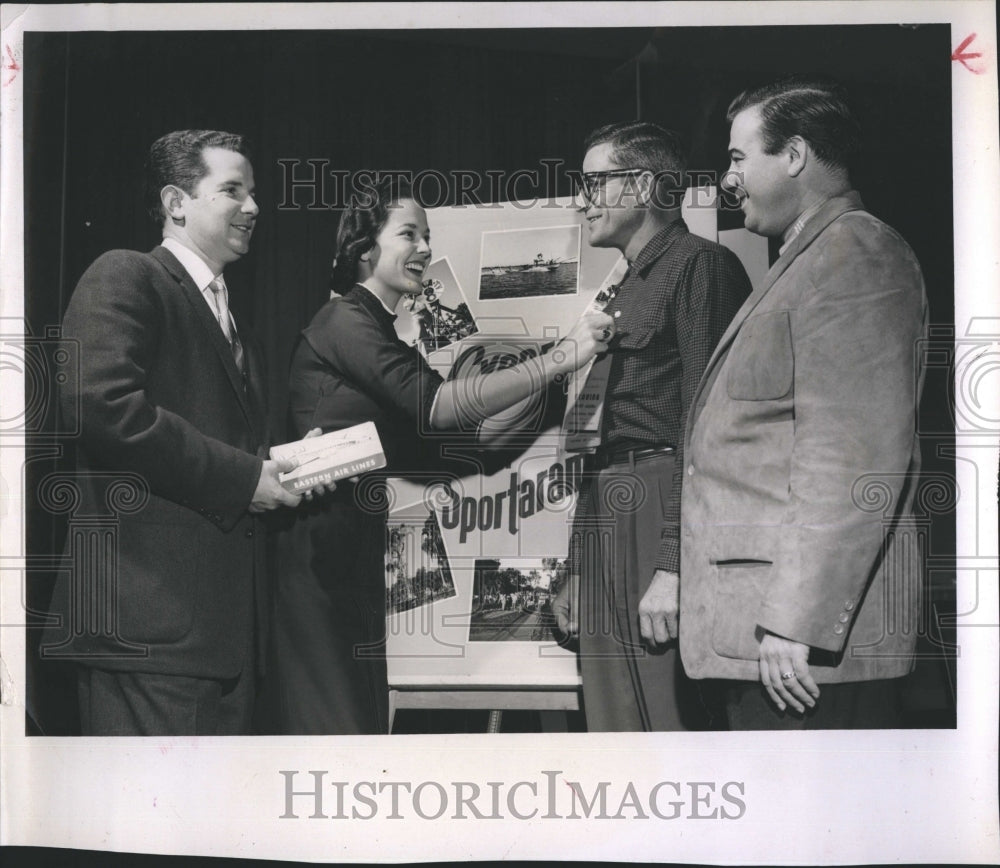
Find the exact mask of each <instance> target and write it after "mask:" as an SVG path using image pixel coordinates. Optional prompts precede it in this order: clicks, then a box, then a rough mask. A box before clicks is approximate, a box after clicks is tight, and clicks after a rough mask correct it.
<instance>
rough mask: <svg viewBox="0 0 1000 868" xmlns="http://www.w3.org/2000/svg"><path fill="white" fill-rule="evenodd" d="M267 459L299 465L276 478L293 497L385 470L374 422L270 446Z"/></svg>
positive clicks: (383, 453)
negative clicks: (296, 462) (319, 487)
mask: <svg viewBox="0 0 1000 868" xmlns="http://www.w3.org/2000/svg"><path fill="white" fill-rule="evenodd" d="M271 458H274V459H288V458H291V459H294V460H297V461H298V462H299V466H298V467H296V468H295V469H294V470H289V471H288V472H287V473H282V474H281V475H280V476H279V477H278V479H280V480H281V484H282V485H283V486H284V487H285V489H287V490H288V491H291V492H292V493H293V494H297V493H298V492H300V491H306V490H307V489H309V488H314V487H315V486H317V485H324V484H326V483H328V482H336V481H337V480H338V479H345V478H347V477H351V476H357V475H358V474H359V473H367V472H368V471H369V470H378V469H379V468H381V467H385V452H384V451H383V450H382V441H381V440H379V437H378V431H377V430H376V429H375V423H374V422H362V423H361V424H360V425H354V426H352V427H350V428H343V429H342V430H340V431H330V432H329V433H327V434H321V435H320V436H319V437H306V438H305V439H304V440H296V441H294V442H293V443H282V444H281V445H280V446H272V447H271Z"/></svg>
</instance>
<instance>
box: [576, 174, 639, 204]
mask: <svg viewBox="0 0 1000 868" xmlns="http://www.w3.org/2000/svg"><path fill="white" fill-rule="evenodd" d="M647 171H649V170H648V169H610V170H608V171H606V172H581V173H580V194H581V195H582V196H583V198H584V199H585V200H586V201H587V202H593V201H594V196H595V194H596V193H597V192H598V191H600V190H601V189H603V187H604V182H605V181H607V179H608V178H622V177H625V176H627V175H638V174H639V173H641V172H647Z"/></svg>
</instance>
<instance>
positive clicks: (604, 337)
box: [601, 326, 611, 342]
mask: <svg viewBox="0 0 1000 868" xmlns="http://www.w3.org/2000/svg"><path fill="white" fill-rule="evenodd" d="M610 339H611V329H610V328H608V327H607V326H605V327H604V328H603V329H601V341H602V342H605V341H609V340H610Z"/></svg>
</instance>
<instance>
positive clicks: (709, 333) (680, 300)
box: [656, 247, 751, 573]
mask: <svg viewBox="0 0 1000 868" xmlns="http://www.w3.org/2000/svg"><path fill="white" fill-rule="evenodd" d="M750 291H751V286H750V279H749V278H748V277H747V274H746V271H744V270H743V265H742V264H741V263H740V261H739V259H738V258H737V257H736V255H735V254H734V253H732V252H731V251H729V250H726V249H725V248H723V247H719V248H714V249H709V250H702V251H700V252H699V253H698V254H697V255H696V256H695V257H693V259H692V261H691V264H690V268H689V269H688V271H687V274H686V275H685V279H684V281H683V284H682V285H681V287H680V289H679V291H678V293H677V295H676V297H675V303H674V322H675V324H676V332H677V347H678V351H679V352H680V357H681V368H682V371H681V416H680V427H679V429H678V430H679V431H680V432H681V436H680V437H678V442H677V444H676V454H675V460H674V474H673V484H672V485H671V487H670V499H669V501H668V502H667V504H666V514H665V516H664V519H665V521H664V527H663V533H662V541H661V543H660V550H659V553H658V556H657V560H656V566H657V569H661V570H667V571H669V572H672V573H677V572H679V571H680V556H681V555H680V517H681V485H682V484H683V479H684V431H685V430H686V427H687V417H688V411H689V410H690V408H691V402H692V401H693V400H694V396H695V393H696V392H697V390H698V383H699V382H700V381H701V376H702V374H703V373H704V372H705V368H706V367H707V366H708V360H709V359H710V358H711V356H712V352H713V351H714V350H715V347H716V345H717V344H718V343H719V339H720V338H721V337H722V335H723V333H724V332H725V330H726V328H727V327H728V326H729V323H730V322H731V321H732V319H733V317H734V316H735V314H736V311H738V310H739V309H740V306H741V305H742V304H743V302H744V301H746V299H747V296H749V295H750Z"/></svg>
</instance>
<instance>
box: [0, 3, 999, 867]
mask: <svg viewBox="0 0 1000 868" xmlns="http://www.w3.org/2000/svg"><path fill="white" fill-rule="evenodd" d="M387 6H388V7H389V8H386V7H385V6H383V7H377V6H373V5H372V4H360V3H359V4H343V5H338V6H333V5H327V4H299V5H298V6H296V7H290V6H288V5H285V4H253V5H252V6H251V5H250V4H245V5H241V4H228V5H226V6H225V7H224V8H223V7H222V6H221V4H197V5H195V4H191V5H189V6H184V7H179V6H171V7H167V6H165V5H155V4H149V5H144V6H130V5H128V4H121V5H118V6H102V5H100V4H97V5H88V6H82V5H81V6H76V7H44V6H31V7H27V8H25V7H20V6H13V5H9V6H6V7H4V9H3V13H4V15H3V19H4V20H3V25H4V33H3V36H4V39H3V48H4V53H5V57H4V60H3V68H4V80H3V90H2V96H3V109H4V111H3V113H2V115H0V119H2V122H3V129H2V140H3V145H4V146H3V148H2V149H0V158H2V161H3V184H0V194H2V196H3V209H2V211H3V232H0V246H2V248H3V249H2V256H0V262H2V267H3V281H2V284H3V288H4V291H3V293H2V294H0V302H2V307H3V315H4V317H5V318H12V319H15V320H20V318H22V317H23V315H24V298H23V293H22V292H21V291H20V290H21V288H22V287H24V286H25V262H24V257H23V234H24V227H25V221H24V215H23V213H22V204H23V202H22V183H21V182H22V173H23V161H24V157H25V154H26V153H27V152H29V147H28V146H29V144H30V143H31V130H30V129H29V128H27V127H26V126H23V125H22V122H23V119H24V114H25V113H24V108H25V106H24V104H25V102H26V101H27V98H28V97H30V94H29V93H26V92H25V89H24V87H23V82H24V80H25V72H24V70H25V68H30V65H31V64H32V63H33V62H34V61H36V60H37V59H38V58H37V55H36V56H34V57H33V56H31V55H30V53H26V52H25V51H24V48H25V42H26V40H25V34H26V33H30V32H39V31H52V32H55V31H65V30H71V31H107V32H110V31H122V32H127V31H133V32H130V33H128V38H129V39H130V40H135V39H137V38H139V37H140V36H145V35H146V34H149V33H153V32H155V31H157V30H158V29H162V30H174V31H181V30H189V31H192V32H198V31H201V32H205V31H209V30H217V31H220V33H221V34H222V35H224V36H226V37H230V38H231V33H232V32H235V31H236V30H237V29H239V30H248V31H249V30H255V29H256V30H265V31H266V30H269V29H273V30H282V29H288V28H293V27H295V28H311V29H316V30H322V29H326V30H331V29H333V28H337V29H358V30H363V29H365V28H372V27H383V28H401V27H405V28H412V29H417V28H435V27H437V28H454V27H456V22H457V23H458V25H459V26H462V27H469V28H480V29H482V32H483V33H488V32H489V29H490V28H497V29H499V28H510V27H519V28H523V27H529V28H547V27H552V26H559V25H563V26H572V27H574V28H581V29H583V28H605V27H606V28H608V29H609V33H610V32H611V31H612V29H613V28H623V27H624V28H631V27H640V26H641V27H657V28H662V29H663V30H664V31H667V32H669V31H670V30H671V29H672V28H678V27H685V26H690V27H695V28H706V30H707V29H709V28H737V29H738V30H739V31H740V33H739V36H740V39H741V40H742V41H744V42H745V43H746V45H747V46H748V47H749V49H750V50H755V49H756V47H757V38H758V36H757V35H758V34H766V33H775V32H778V31H781V32H783V31H785V30H789V31H792V32H790V33H789V34H788V36H787V47H788V49H789V51H791V50H792V49H794V47H795V46H796V45H800V44H802V43H801V41H800V40H801V29H802V28H804V29H807V30H808V29H811V28H819V29H820V30H821V31H822V34H823V40H824V42H825V43H826V44H829V45H831V46H833V47H834V49H835V50H836V51H837V52H841V53H843V54H844V55H846V56H847V57H849V58H850V61H851V63H852V64H853V63H858V64H860V63H862V62H863V61H864V60H865V59H866V56H865V53H864V52H862V51H859V50H857V46H856V44H855V42H854V41H853V39H852V38H851V37H850V36H848V37H845V36H844V33H843V30H844V29H845V28H844V25H851V26H850V27H848V28H846V29H848V30H861V31H864V30H865V29H866V28H869V27H872V26H876V27H879V28H882V29H884V28H887V27H888V28H900V29H902V28H906V29H911V28H919V27H922V26H925V25H926V26H932V27H940V26H942V25H943V26H945V27H946V28H947V29H948V31H949V33H950V38H949V40H948V41H947V44H945V45H944V46H943V49H944V50H942V51H941V52H940V53H939V54H940V57H941V59H943V61H944V62H945V64H946V65H947V68H948V73H947V86H948V88H949V90H950V92H951V93H952V94H953V96H954V103H953V106H952V110H951V115H950V116H949V114H948V112H943V113H936V114H930V113H929V114H928V115H927V117H926V118H925V119H923V121H922V123H921V125H919V126H913V127H907V128H906V129H905V130H901V132H905V133H907V134H909V135H911V136H912V137H913V139H914V140H917V139H920V138H922V136H923V135H924V133H925V130H926V129H929V128H932V127H933V128H938V129H941V128H943V129H946V130H947V131H948V136H949V141H952V142H953V144H954V160H953V162H952V163H951V166H950V168H944V164H941V165H938V166H935V167H934V168H935V170H940V172H941V173H943V174H944V175H945V176H949V177H948V180H951V179H952V178H953V180H954V188H955V201H956V211H955V215H954V221H953V222H949V221H941V220H940V215H936V214H934V213H926V212H924V213H922V214H921V218H922V219H923V218H926V219H927V220H928V221H929V223H930V225H932V226H935V227H936V228H937V231H939V232H940V235H941V238H942V243H944V242H945V241H947V240H950V239H952V238H953V239H954V245H955V247H954V249H955V269H954V274H953V277H954V288H955V313H954V320H953V322H954V329H953V330H951V331H948V332H946V333H944V334H943V336H941V337H940V339H939V340H938V342H937V344H936V346H938V347H941V346H942V345H944V351H943V352H944V355H946V356H947V357H948V358H949V359H951V360H953V362H954V367H953V368H952V367H942V368H940V369H939V370H938V376H942V377H947V378H948V382H949V384H953V386H954V398H955V408H954V409H955V418H954V419H953V420H952V422H953V426H954V428H955V433H956V446H957V454H958V461H957V473H958V479H957V483H958V488H959V489H960V492H961V497H960V501H959V503H958V506H957V509H956V523H955V527H956V535H957V549H956V550H957V561H955V563H956V566H957V587H958V607H957V611H956V614H955V616H954V623H955V624H956V626H957V633H958V637H957V638H958V642H959V643H960V648H961V657H960V659H959V660H958V661H957V665H958V667H959V680H958V684H957V703H958V709H957V712H958V713H957V719H958V724H957V727H956V728H953V729H939V730H935V729H925V730H919V731H918V730H908V731H878V732H876V731H869V732H861V733H858V732H830V731H827V732H803V733H777V732H748V733H736V732H712V733H647V734H631V735H630V736H629V737H628V739H627V742H628V747H627V749H626V750H623V749H622V739H621V737H620V736H618V735H613V734H609V735H601V734H589V733H569V734H563V735H559V736H556V735H551V734H549V735H545V734H531V735H530V736H525V735H523V734H513V733H512V734H500V735H494V736H490V737H488V738H487V737H485V736H480V735H476V734H457V735H449V736H408V737H394V738H384V737H371V738H343V737H327V738H303V739H294V738H291V739H288V738H282V739H276V738H255V737H246V738H242V737H241V738H232V739H222V738H148V739H138V738H137V739H117V740H112V739H97V738H76V739H64V738H62V739H61V738H46V737H26V735H25V733H24V729H23V723H24V717H25V677H24V674H25V659H24V630H23V626H24V624H23V622H24V619H25V611H24V601H23V590H24V582H23V569H24V566H23V562H24V555H23V553H24V551H25V550H24V524H23V521H20V520H19V519H22V518H23V510H24V501H25V492H24V491H23V489H22V485H23V480H24V450H23V439H24V438H23V435H22V436H20V437H19V436H18V434H17V433H16V431H15V432H14V433H10V428H11V427H16V423H17V422H18V421H19V419H21V418H23V415H24V413H25V412H28V411H31V410H33V409H34V408H33V407H32V406H31V405H29V406H26V407H24V406H20V404H19V401H20V398H19V396H23V395H24V390H23V383H22V379H23V378H24V375H23V374H21V375H19V370H23V369H17V368H16V367H15V366H13V365H12V366H10V367H6V368H5V370H4V387H5V388H4V391H3V398H4V405H5V406H4V413H3V417H4V422H5V430H4V433H5V435H7V436H5V439H4V443H3V446H4V448H3V449H2V450H0V457H2V459H3V483H4V486H5V487H4V498H3V508H4V512H3V515H2V518H3V521H0V531H2V541H3V558H4V560H5V571H4V577H3V579H4V580H3V583H2V592H3V593H2V599H0V606H2V617H3V624H2V630H0V641H2V669H0V686H2V689H3V703H2V707H0V736H2V744H0V757H2V764H0V774H2V780H0V809H2V818H0V842H2V843H3V844H4V845H11V846H15V847H16V846H22V847H32V848H35V847H60V848H80V849H83V850H101V851H118V854H116V853H115V852H109V853H107V854H104V855H105V857H106V861H100V859H98V861H94V860H92V859H91V860H88V859H87V858H86V854H83V855H82V856H81V858H83V859H84V860H85V861H87V862H92V863H93V864H98V863H99V864H102V865H105V864H106V865H111V866H114V865H128V866H129V868H131V866H135V865H144V864H160V859H159V858H157V857H153V858H151V859H148V860H147V859H146V858H144V857H142V856H134V855H125V856H124V857H122V856H121V853H122V852H125V853H127V854H133V853H181V854H200V855H202V856H227V857H244V858H250V859H253V860H254V864H258V861H257V860H261V859H274V860H287V859H303V860H311V861H315V862H323V863H326V862H330V861H348V862H376V861H377V862H392V861H399V862H412V861H415V860H455V861H469V860H470V859H483V858H491V859H500V858H503V859H514V860H523V859H554V860H566V859H580V858H585V859H589V860H608V861H620V860H623V859H627V860H630V861H635V862H645V861H648V862H662V861H663V860H664V859H665V858H667V859H669V860H670V861H672V862H674V863H695V864H704V863H709V862H710V863H714V864H763V865H777V864H806V863H813V864H864V863H883V862H894V863H895V862H899V863H907V862H908V863H911V864H920V863H927V862H931V863H942V864H969V863H972V864H995V863H996V862H997V861H998V859H1000V843H998V842H1000V835H998V826H997V817H998V812H997V772H996V769H997V714H998V711H997V709H998V705H997V687H998V667H997V637H998V635H1000V634H998V629H997V620H996V611H997V558H996V555H997V552H996V527H997V500H996V478H997V474H996V470H997V447H996V431H997V427H998V424H1000V408H998V398H997V396H998V395H1000V392H998V390H997V389H996V388H993V387H991V386H995V382H996V380H995V377H996V371H997V370H998V367H997V358H998V339H1000V303H998V296H997V293H996V292H995V287H996V286H997V285H998V283H1000V280H998V270H997V259H996V246H997V244H996V239H997V238H998V237H1000V235H998V223H997V209H996V202H995V195H996V193H995V191H996V190H997V189H998V188H1000V165H998V163H997V106H998V100H997V76H996V72H997V67H996V59H997V52H996V36H995V34H996V20H995V6H994V4H993V3H989V2H986V0H957V2H953V0H949V2H931V0H928V2H922V3H918V4H914V3H913V2H909V0H906V2H868V0H864V2H854V3H835V2H821V3H792V2H780V3H776V2H760V3H754V4H733V3H709V2H699V3H643V4H615V3H610V4H559V3H554V4H548V3H547V4H489V5H483V6H479V7H476V9H475V11H474V12H473V11H471V10H470V11H467V12H464V13H463V14H460V15H459V16H458V17H457V19H456V13H455V8H454V7H453V6H452V5H451V4H421V5H420V7H419V8H417V6H416V5H415V4H413V5H407V4H387ZM796 28H799V29H798V32H797V33H796ZM834 33H836V34H837V36H836V38H835V37H834V35H833V34H834ZM840 39H843V40H844V41H843V42H842V43H841V42H839V41H838V40H840ZM693 42H694V43H696V45H697V50H698V51H703V52H706V53H707V54H708V55H709V57H710V58H711V63H712V64H713V65H717V66H718V67H719V68H720V69H721V68H722V67H724V65H725V63H726V62H728V60H729V58H726V57H724V56H723V55H717V54H713V53H711V52H710V50H708V49H706V47H705V46H706V44H710V43H707V40H702V39H700V38H699V39H696V40H693ZM130 44H135V42H134V41H132V42H130ZM142 44H144V45H145V44H146V43H145V42H143V43H142ZM952 52H953V54H951V53H952ZM949 54H951V57H950V61H949ZM243 59H245V65H244V66H243V69H244V70H246V69H249V68H251V67H257V68H264V69H266V70H267V72H268V75H269V76H270V75H271V64H270V63H269V62H268V58H267V57H266V56H264V55H263V54H256V55H246V56H245V58H241V60H243ZM867 59H868V60H869V61H872V62H873V63H874V64H875V65H876V67H877V69H878V70H879V71H880V72H881V71H884V73H885V77H886V78H891V74H892V73H893V71H894V69H895V67H896V65H897V60H898V58H897V55H896V53H895V50H893V49H891V48H890V49H889V50H885V51H872V52H871V54H870V55H869V56H868V57H867ZM76 60H77V61H78V66H77V68H78V69H80V68H83V67H85V66H86V65H87V63H89V62H92V61H95V60H98V59H97V58H93V57H87V56H82V57H77V58H76ZM183 60H184V58H183V57H178V58H171V61H172V62H171V63H170V64H164V70H165V72H164V75H166V74H167V72H166V70H169V69H173V68H175V67H176V65H177V64H178V63H181V62H182V61H183ZM112 62H113V63H115V64H121V63H122V58H121V57H118V56H114V57H113V58H112ZM748 66H749V67H751V68H754V64H753V63H749V64H748ZM122 68H123V70H124V72H123V73H122V74H128V72H129V67H128V66H127V65H123V66H122ZM414 68H415V70H416V68H417V67H416V65H415V67H414ZM630 71H631V70H628V69H626V70H625V72H626V73H628V72H630ZM224 74H225V75H226V76H227V77H228V78H229V79H230V81H229V82H228V85H231V87H230V86H227V93H228V92H229V91H230V90H231V89H232V88H238V87H239V85H240V73H238V72H236V73H234V71H233V69H232V68H225V70H224ZM418 83H419V82H418ZM591 83H592V79H591V78H590V77H587V76H581V78H580V82H579V87H580V89H581V91H586V90H587V88H589V87H590V85H591ZM140 84H141V85H143V86H145V85H147V84H148V82H140ZM269 86H270V87H273V88H274V89H275V90H276V91H281V92H283V93H284V92H286V91H287V87H286V83H285V80H284V79H283V78H281V77H280V76H279V77H272V78H271V84H270V85H269ZM401 89H402V88H401ZM421 94H423V92H421ZM200 104H201V103H200V99H199V105H200ZM134 108H135V104H130V105H120V104H118V103H110V104H109V107H108V110H109V111H111V110H113V109H119V110H120V111H121V112H122V113H124V112H133V111H134ZM422 108H423V106H422V105H420V104H419V101H418V100H414V101H413V109H412V110H413V111H420V110H422ZM56 110H57V111H58V112H61V111H62V107H61V106H57V108H56ZM323 110H324V111H325V110H326V105H325V104H324V106H323ZM454 112H455V109H454V103H448V104H447V105H446V106H445V107H444V108H443V109H442V111H441V115H450V114H453V113H454ZM106 116H107V115H106V114H102V113H97V114H95V115H94V117H93V121H92V127H93V132H94V138H95V139H96V140H97V141H98V142H106V141H107V140H108V129H107V125H106V123H104V118H105V117H106ZM393 120H394V122H395V123H396V124H397V127H398V120H397V119H395V118H394V119H393ZM309 123H310V118H308V117H305V118H303V119H302V125H303V126H308V124H309ZM519 133H520V131H519ZM532 134H533V131H528V135H532ZM22 140H23V144H24V147H23V148H22V146H21V145H22ZM86 143H87V142H86V141H83V140H81V139H77V140H74V141H73V142H72V146H73V148H74V149H77V148H79V147H80V146H81V145H84V144H86ZM891 146H892V147H893V149H894V153H896V152H898V153H899V157H900V159H901V160H903V161H904V164H905V160H906V158H907V149H906V148H905V147H902V146H900V145H899V143H898V142H896V141H895V139H894V140H893V141H892V142H891ZM918 168H919V171H915V172H914V178H919V177H920V172H922V171H926V170H927V165H922V166H919V167H918ZM920 187H921V189H922V187H923V184H920ZM959 204H960V205H961V207H957V206H958V205H959ZM312 219H313V218H312V216H311V215H310V221H312ZM951 274H952V272H951V269H949V276H950V275H951ZM10 347H11V345H10V344H7V345H6V349H8V350H9V349H10ZM11 358H12V356H10V355H8V356H5V361H9V360H10V359H11ZM939 358H940V356H939ZM29 373H30V372H29ZM314 784H316V785H317V786H319V785H323V786H325V790H324V792H325V794H326V796H327V800H326V802H325V805H324V808H325V813H319V812H314V811H313V797H312V796H311V795H310V793H309V791H310V790H311V788H312V786H313V785H314ZM473 787H476V788H478V793H479V795H478V797H477V799H476V800H473V801H472V802H471V803H470V802H469V801H463V797H468V796H469V795H470V794H471V793H472V788H473ZM292 788H294V789H295V790H302V791H305V795H295V796H289V795H288V791H289V790H290V789H292ZM675 788H676V789H675ZM723 790H725V791H726V792H728V793H730V794H735V795H736V796H737V797H738V799H739V801H738V803H733V802H723V803H722V804H721V806H720V804H719V802H720V799H719V793H720V792H721V791H723ZM376 792H377V796H375V798H374V799H373V798H372V795H374V794H375V793H376ZM657 793H659V794H661V796H662V802H661V804H663V806H664V807H665V808H666V810H665V811H662V812H661V813H660V814H652V813H649V812H648V808H649V797H650V796H652V795H655V794H657ZM675 793H676V801H675V800H674V798H675ZM604 794H606V795H607V797H608V798H607V804H608V808H609V811H608V812H607V813H604V812H603V804H604V800H603V796H604ZM637 794H638V795H639V796H640V797H641V802H635V801H633V802H632V804H633V805H634V806H637V807H633V808H627V809H625V810H621V809H620V808H619V805H625V804H627V803H626V799H629V798H631V799H634V798H635V797H636V795H637ZM338 795H340V796H343V797H344V798H343V801H342V804H341V805H340V806H338V801H337V796H338ZM358 795H361V796H364V797H365V798H366V799H367V801H361V800H360V799H359V798H357V796H358ZM598 795H601V799H600V800H599V799H598V798H597V796H598ZM578 796H579V797H580V798H577V797H578ZM438 799H440V805H439V803H438ZM616 809H618V810H617V813H615V811H616ZM352 812H354V813H352ZM609 830H610V832H611V834H609ZM49 852H50V853H51V851H49ZM664 854H669V855H667V856H665V855H664ZM42 858H44V857H42ZM60 858H63V857H60ZM65 858H70V859H72V855H67V856H66V857H65ZM4 861H5V863H6V861H7V860H6V859H5V860H4ZM198 861H199V862H200V861H201V860H198Z"/></svg>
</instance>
